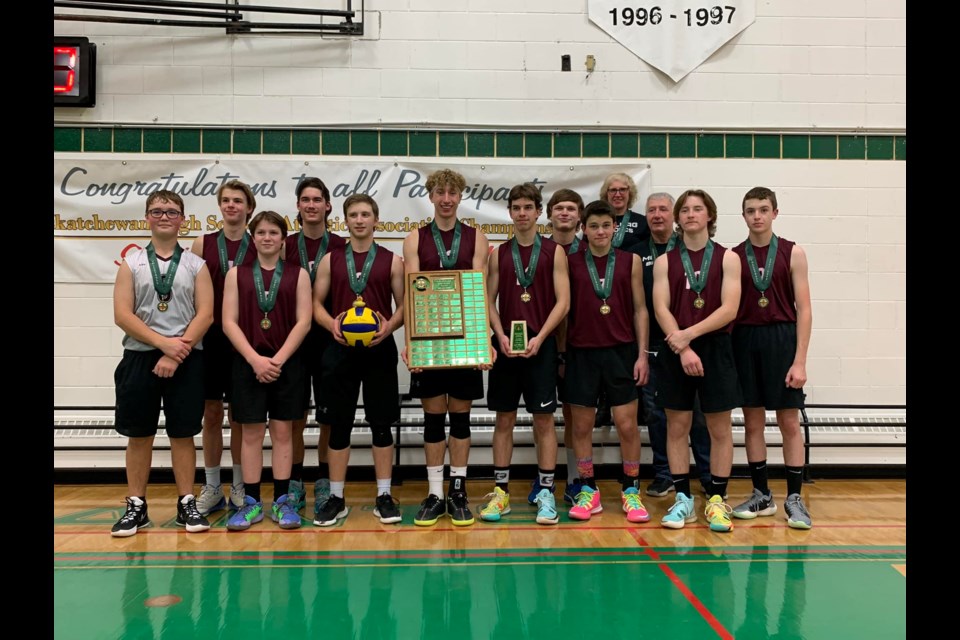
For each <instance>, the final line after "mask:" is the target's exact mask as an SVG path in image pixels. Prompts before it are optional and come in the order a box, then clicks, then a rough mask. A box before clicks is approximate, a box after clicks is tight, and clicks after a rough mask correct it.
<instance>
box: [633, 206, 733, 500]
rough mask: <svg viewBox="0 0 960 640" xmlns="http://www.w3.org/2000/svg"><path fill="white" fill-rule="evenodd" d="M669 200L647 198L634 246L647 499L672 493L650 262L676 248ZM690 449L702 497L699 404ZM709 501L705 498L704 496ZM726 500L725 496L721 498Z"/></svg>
mask: <svg viewBox="0 0 960 640" xmlns="http://www.w3.org/2000/svg"><path fill="white" fill-rule="evenodd" d="M673 205H674V200H673V196H672V195H670V194H669V193H654V194H651V195H650V196H648V197H647V203H646V212H647V218H646V219H647V227H648V228H649V229H650V237H649V238H647V241H646V242H641V243H638V246H639V248H640V257H641V258H642V259H643V293H644V294H645V295H646V298H647V312H648V314H649V316H650V354H649V363H650V379H649V380H648V382H647V384H645V385H643V389H641V400H642V403H643V408H644V409H646V414H647V418H646V424H647V432H648V433H649V434H650V449H651V450H652V452H653V474H654V478H653V482H651V483H650V484H649V485H648V486H647V492H646V493H647V495H648V496H656V497H659V496H665V495H667V494H668V493H670V492H671V491H673V478H672V477H671V475H670V464H669V462H668V461H667V416H666V414H665V413H664V412H663V409H661V408H660V407H658V406H657V400H656V396H657V385H658V380H659V379H660V375H661V374H660V365H659V364H658V361H657V354H658V353H659V352H660V351H661V350H662V349H664V348H666V347H665V346H664V344H663V338H664V335H663V329H661V328H660V324H659V323H658V322H657V321H656V315H655V314H654V311H653V261H654V260H656V259H657V257H658V256H661V255H663V254H664V253H666V252H667V251H669V250H670V249H673V247H674V246H675V245H676V242H677V234H676V232H674V229H673V228H674V217H673ZM690 446H691V448H692V449H693V459H694V461H696V463H697V471H698V472H699V473H700V483H701V486H702V487H703V492H704V495H706V494H707V491H708V490H709V488H710V486H711V480H710V432H709V431H707V420H706V418H705V417H704V415H703V411H701V410H700V403H699V401H695V402H694V405H693V426H692V427H691V429H690ZM707 497H709V496H707ZM724 498H726V496H724Z"/></svg>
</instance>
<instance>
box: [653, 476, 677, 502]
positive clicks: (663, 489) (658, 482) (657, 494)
mask: <svg viewBox="0 0 960 640" xmlns="http://www.w3.org/2000/svg"><path fill="white" fill-rule="evenodd" d="M671 491H673V480H672V479H671V478H655V479H654V481H653V482H651V483H650V484H648V485H647V495H648V496H653V497H654V498H662V497H663V496H665V495H667V494H668V493H670V492H671Z"/></svg>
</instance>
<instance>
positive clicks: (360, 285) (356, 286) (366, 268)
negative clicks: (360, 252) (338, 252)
mask: <svg viewBox="0 0 960 640" xmlns="http://www.w3.org/2000/svg"><path fill="white" fill-rule="evenodd" d="M343 253H344V254H345V255H346V257H347V278H349V280H350V289H351V290H352V291H353V292H354V293H355V294H357V296H360V294H362V293H363V290H364V289H366V288H367V280H369V279H370V271H371V270H372V269H373V259H374V258H376V257H377V243H376V242H374V243H373V244H372V245H370V251H368V252H367V258H366V259H365V260H364V261H363V269H361V270H360V277H359V278H358V277H357V267H356V263H355V262H354V260H353V247H351V246H350V244H349V243H348V244H347V246H346V247H345V250H344V252H343Z"/></svg>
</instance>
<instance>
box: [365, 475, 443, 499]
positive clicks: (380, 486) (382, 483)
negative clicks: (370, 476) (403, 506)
mask: <svg viewBox="0 0 960 640" xmlns="http://www.w3.org/2000/svg"><path fill="white" fill-rule="evenodd" d="M441 486H442V484H441ZM383 494H387V495H388V496H389V495H390V478H383V479H381V478H377V495H378V496H382V495H383Z"/></svg>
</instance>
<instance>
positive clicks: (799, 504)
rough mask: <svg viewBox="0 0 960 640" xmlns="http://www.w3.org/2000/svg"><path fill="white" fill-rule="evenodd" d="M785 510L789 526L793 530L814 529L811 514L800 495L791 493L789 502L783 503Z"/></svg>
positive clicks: (788, 498)
mask: <svg viewBox="0 0 960 640" xmlns="http://www.w3.org/2000/svg"><path fill="white" fill-rule="evenodd" d="M783 510H784V511H786V512H787V524H788V525H790V528H791V529H809V528H811V527H813V520H811V519H810V512H809V511H807V505H805V504H803V498H801V497H800V494H799V493H791V494H790V495H789V496H787V501H786V502H784V503H783Z"/></svg>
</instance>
